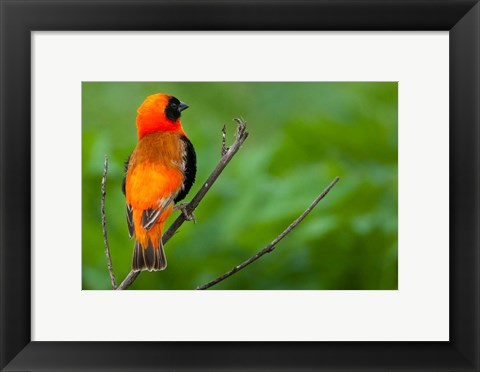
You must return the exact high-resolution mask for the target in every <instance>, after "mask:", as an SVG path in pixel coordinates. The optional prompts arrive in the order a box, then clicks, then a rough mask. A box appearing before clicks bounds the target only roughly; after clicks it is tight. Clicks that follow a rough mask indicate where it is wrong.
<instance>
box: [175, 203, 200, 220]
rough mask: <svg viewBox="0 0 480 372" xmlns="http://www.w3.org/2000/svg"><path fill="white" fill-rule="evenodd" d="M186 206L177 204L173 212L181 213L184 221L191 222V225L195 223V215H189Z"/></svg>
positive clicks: (185, 204)
mask: <svg viewBox="0 0 480 372" xmlns="http://www.w3.org/2000/svg"><path fill="white" fill-rule="evenodd" d="M188 204H189V203H181V204H178V205H176V206H175V207H174V208H173V210H174V211H182V214H183V217H185V219H186V220H187V221H193V223H197V219H196V218H195V215H194V214H193V212H192V213H190V214H189V213H188V212H187V206H188Z"/></svg>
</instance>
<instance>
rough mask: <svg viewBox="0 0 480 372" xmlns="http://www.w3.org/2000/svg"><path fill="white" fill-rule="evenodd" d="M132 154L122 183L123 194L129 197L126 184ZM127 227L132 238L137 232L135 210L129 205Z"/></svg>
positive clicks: (125, 165) (126, 163)
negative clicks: (134, 219) (134, 221)
mask: <svg viewBox="0 0 480 372" xmlns="http://www.w3.org/2000/svg"><path fill="white" fill-rule="evenodd" d="M131 156H132V154H130V155H129V156H128V159H127V161H126V162H125V164H124V167H125V176H124V177H123V181H122V192H123V195H125V196H127V193H126V191H125V184H126V182H127V171H128V163H129V162H130V158H131ZM127 226H128V236H129V237H130V238H131V237H132V236H133V233H134V232H135V227H134V225H133V210H132V207H131V206H130V205H128V204H127Z"/></svg>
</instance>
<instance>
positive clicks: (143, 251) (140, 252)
mask: <svg viewBox="0 0 480 372" xmlns="http://www.w3.org/2000/svg"><path fill="white" fill-rule="evenodd" d="M166 267H167V257H166V256H165V251H164V250H163V244H162V241H161V239H160V242H159V246H158V248H155V247H154V246H153V244H152V242H151V241H150V240H149V241H148V246H147V247H146V248H143V247H142V246H141V244H140V243H139V242H137V241H135V246H134V249H133V261H132V269H133V271H143V270H148V271H158V270H164V269H165V268H166Z"/></svg>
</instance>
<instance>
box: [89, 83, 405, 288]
mask: <svg viewBox="0 0 480 372" xmlns="http://www.w3.org/2000/svg"><path fill="white" fill-rule="evenodd" d="M397 92H398V90H397V83H390V82H388V83H313V82H311V83H128V82H125V83H117V82H114V83H112V82H108V83H103V82H85V83H83V84H82V100H83V102H82V120H83V125H82V180H83V184H82V222H83V225H82V260H83V267H82V268H83V269H82V271H83V278H82V283H83V289H110V288H111V287H110V279H109V276H108V271H107V266H106V259H105V253H104V245H103V236H102V227H101V214H100V196H101V193H100V187H101V177H102V172H103V160H104V155H105V154H107V155H108V157H109V174H108V179H107V197H106V211H107V212H106V217H107V224H108V237H109V242H110V249H111V255H112V261H113V268H114V270H115V273H116V276H117V280H118V281H119V282H120V281H121V280H122V279H123V278H124V277H125V276H126V275H127V274H128V272H129V271H130V268H131V260H132V250H133V241H131V240H129V238H128V231H127V226H126V221H125V200H124V196H123V194H122V192H121V182H122V178H123V163H124V161H125V160H126V159H127V157H128V155H129V154H130V152H131V151H132V150H133V149H134V147H135V145H136V142H137V134H136V127H135V118H136V110H137V108H138V107H139V106H140V104H141V103H142V102H143V100H144V99H145V98H146V97H147V96H148V95H150V94H154V93H167V94H171V95H174V96H176V97H177V98H178V99H180V100H181V101H184V102H186V103H187V104H188V105H190V108H189V109H188V110H186V111H184V113H183V115H182V124H183V127H184V129H185V131H186V133H187V134H188V136H189V138H190V139H191V141H192V142H193V144H194V146H195V149H196V152H197V158H198V163H197V166H198V172H197V182H196V183H195V184H194V186H193V188H192V190H191V191H190V194H189V196H187V199H186V201H188V200H190V199H191V198H192V197H193V196H194V195H195V193H196V192H197V191H198V189H199V188H200V187H201V185H202V184H203V182H204V181H205V180H206V178H207V177H208V175H209V174H210V173H211V172H212V170H213V168H214V167H215V166H216V164H217V163H218V161H219V158H220V147H221V128H222V126H223V124H227V131H228V137H227V138H228V141H227V143H228V144H229V143H231V142H232V140H233V134H234V130H235V127H236V124H235V123H234V122H233V121H232V119H233V118H234V117H243V118H244V119H245V120H246V121H247V122H248V131H249V132H250V136H249V138H248V139H247V140H246V142H245V144H244V146H243V147H242V148H241V149H240V151H239V152H238V153H237V155H236V156H235V157H234V158H233V160H232V161H231V163H230V164H229V165H228V166H227V168H226V169H225V171H224V172H223V173H222V174H221V176H220V178H219V179H218V180H217V182H216V183H215V185H214V186H213V187H212V189H211V190H210V191H209V192H208V194H207V195H206V197H205V198H204V200H203V201H202V202H201V204H200V205H199V207H198V208H197V210H196V212H195V215H196V218H197V224H193V223H192V222H187V223H184V224H183V226H182V227H181V228H180V229H179V230H178V231H177V234H176V235H175V236H174V237H173V238H172V239H171V240H170V241H169V242H168V243H167V244H166V246H165V248H166V254H167V259H168V267H167V269H166V270H165V271H162V272H152V273H149V272H144V273H142V274H141V275H140V276H139V277H138V279H137V280H136V281H135V283H134V284H133V285H132V287H131V289H194V288H195V287H197V286H198V285H200V284H204V283H205V282H207V281H209V280H211V279H213V278H215V277H217V276H218V275H220V274H223V273H224V272H225V271H228V270H230V269H231V268H232V267H233V266H235V265H237V264H239V263H240V262H242V261H244V260H245V259H247V258H248V257H250V256H252V255H253V254H255V253H256V252H257V251H259V250H260V249H261V248H263V247H264V246H265V245H266V244H268V243H269V242H270V241H272V240H273V239H274V238H275V237H276V236H277V235H278V234H279V233H280V232H281V231H283V229H285V227H286V226H288V225H289V224H290V223H291V222H292V220H294V219H295V218H296V217H298V216H299V215H300V214H301V213H302V212H303V211H304V210H305V209H306V208H307V206H308V205H309V204H310V203H311V202H312V201H313V199H314V198H315V197H316V196H317V195H318V194H319V193H320V192H321V191H322V190H323V189H324V188H325V187H326V186H327V185H328V184H329V183H330V182H331V181H332V180H333V178H334V177H335V176H340V178H341V180H340V182H339V183H338V184H337V185H336V186H335V187H334V188H333V189H332V191H331V192H330V193H329V194H328V195H327V197H326V198H325V199H324V200H322V201H321V202H320V203H319V205H318V206H317V207H316V208H315V209H314V210H313V212H312V213H311V214H310V215H309V216H308V217H307V218H306V219H305V220H304V221H303V222H302V223H301V224H300V225H299V226H297V228H296V229H295V230H293V231H292V232H291V233H290V234H289V235H287V237H286V238H285V239H284V240H283V241H281V242H280V243H279V244H278V246H277V248H276V250H275V251H274V252H272V253H270V254H268V255H266V256H264V257H262V258H261V259H260V260H258V261H256V262H255V263H254V264H252V265H250V266H249V267H248V268H246V269H244V270H243V271H240V272H239V273H237V274H235V275H234V276H232V277H231V278H229V279H227V280H225V281H224V282H222V283H221V284H219V285H217V286H214V287H212V289H320V290H343V289H370V290H372V289H397V286H398V276H397V274H398V252H397V247H398V245H397V234H398V227H397V225H398V219H397V214H398V203H397V196H398V187H397V181H398V167H397V150H398V136H397V132H398V131H397V129H398V120H397V113H398V105H397ZM177 213H178V212H177ZM176 216H177V214H174V215H172V217H170V220H169V221H170V223H171V222H173V220H174V218H176ZM168 224H169V223H168V222H167V226H168Z"/></svg>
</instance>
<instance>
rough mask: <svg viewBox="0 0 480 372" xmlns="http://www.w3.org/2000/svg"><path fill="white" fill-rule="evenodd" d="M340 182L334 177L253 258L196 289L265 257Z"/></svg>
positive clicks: (228, 275)
mask: <svg viewBox="0 0 480 372" xmlns="http://www.w3.org/2000/svg"><path fill="white" fill-rule="evenodd" d="M339 180H340V178H339V177H335V179H334V180H333V181H332V182H331V183H330V185H328V186H327V188H326V189H325V190H323V191H322V193H321V194H320V195H318V196H317V197H316V199H315V200H314V201H313V202H312V204H310V206H309V207H308V208H307V209H306V210H305V212H303V213H302V214H301V215H300V217H298V218H297V219H296V220H295V221H293V222H292V223H291V224H290V226H288V227H287V228H286V229H285V230H284V231H283V232H282V233H281V234H280V235H279V236H277V237H276V238H275V239H274V240H273V241H272V242H271V243H270V244H269V245H267V246H266V247H265V248H263V249H262V250H261V251H259V252H257V254H255V255H254V256H252V257H250V258H249V259H248V260H246V261H244V262H242V263H241V264H240V265H237V266H235V267H234V268H233V269H231V270H230V271H227V272H226V273H225V274H223V275H221V276H219V277H218V278H216V279H213V280H211V281H209V282H208V283H206V284H204V285H201V286H198V287H197V288H196V289H208V288H210V287H212V286H214V285H215V284H218V283H220V282H221V281H223V280H225V279H227V278H228V277H230V276H232V275H233V274H235V273H237V272H239V271H240V270H242V269H244V268H245V267H247V266H248V265H250V264H251V263H253V262H255V261H256V260H258V259H259V258H260V257H262V256H263V255H265V254H266V253H270V252H272V251H273V250H274V249H275V246H276V245H277V243H278V242H279V241H280V240H282V239H283V238H284V237H285V236H286V235H287V234H288V233H289V232H290V231H292V230H293V229H294V228H295V227H296V226H297V225H298V224H299V223H300V222H302V220H303V219H304V218H305V217H306V216H307V215H308V214H309V213H310V212H311V211H312V210H313V208H315V206H316V205H317V204H318V202H319V201H320V200H322V199H323V198H324V197H325V195H327V194H328V192H329V191H330V190H331V189H332V188H333V186H335V184H336V183H337V182H338V181H339Z"/></svg>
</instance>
